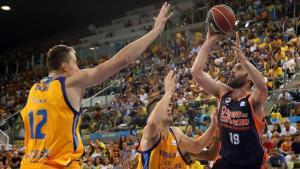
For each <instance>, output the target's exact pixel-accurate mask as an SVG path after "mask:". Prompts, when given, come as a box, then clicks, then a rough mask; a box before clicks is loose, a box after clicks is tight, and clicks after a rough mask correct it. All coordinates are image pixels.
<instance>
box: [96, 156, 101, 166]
mask: <svg viewBox="0 0 300 169" xmlns="http://www.w3.org/2000/svg"><path fill="white" fill-rule="evenodd" d="M98 158H99V159H100V165H101V164H102V161H103V160H102V159H101V157H100V156H97V157H95V159H94V166H95V167H96V166H97V163H96V161H97V159H98Z"/></svg>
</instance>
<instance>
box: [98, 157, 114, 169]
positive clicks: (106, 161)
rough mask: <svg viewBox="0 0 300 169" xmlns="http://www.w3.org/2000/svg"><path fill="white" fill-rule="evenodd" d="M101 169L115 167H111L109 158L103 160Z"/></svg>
mask: <svg viewBox="0 0 300 169" xmlns="http://www.w3.org/2000/svg"><path fill="white" fill-rule="evenodd" d="M100 168H101V169H112V168H113V165H111V164H110V163H109V160H108V158H104V159H103V165H101V167H100Z"/></svg>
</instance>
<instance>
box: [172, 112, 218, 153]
mask: <svg viewBox="0 0 300 169" xmlns="http://www.w3.org/2000/svg"><path fill="white" fill-rule="evenodd" d="M216 128H217V117H216V113H212V114H211V125H210V126H209V128H208V129H207V130H206V131H205V133H203V134H202V135H201V136H200V137H199V138H197V139H195V140H194V139H192V138H190V137H187V136H186V135H184V134H183V132H182V131H181V130H180V129H178V128H176V134H177V139H178V142H179V146H180V148H182V149H183V150H184V151H186V152H189V153H192V154H199V153H200V152H201V151H202V149H203V148H205V147H206V146H207V145H208V144H209V143H210V142H211V140H212V138H213V135H214V133H215V130H216Z"/></svg>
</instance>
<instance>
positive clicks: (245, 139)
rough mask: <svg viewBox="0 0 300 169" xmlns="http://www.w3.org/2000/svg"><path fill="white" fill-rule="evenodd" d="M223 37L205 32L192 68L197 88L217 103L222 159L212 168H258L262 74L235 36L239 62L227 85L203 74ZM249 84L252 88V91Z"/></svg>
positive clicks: (263, 89)
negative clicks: (212, 53) (250, 60)
mask: <svg viewBox="0 0 300 169" xmlns="http://www.w3.org/2000/svg"><path fill="white" fill-rule="evenodd" d="M224 37H225V35H216V34H212V33H211V32H210V31H208V34H207V37H206V41H205V42H204V44H203V46H202V47H201V49H200V51H199V53H198V56H197V58H196V60H195V63H194V65H193V67H192V74H193V77H194V79H195V80H196V81H197V82H198V84H199V86H201V87H202V88H204V90H206V91H207V92H209V93H210V94H212V95H214V96H216V97H217V98H218V101H219V108H218V126H219V129H220V139H221V150H220V156H221V158H220V159H219V160H217V161H216V163H215V165H214V167H213V169H259V168H261V167H262V165H263V161H264V151H263V148H262V145H261V143H260V134H261V130H262V128H263V126H264V117H265V113H264V107H263V106H264V102H265V100H266V98H267V86H266V84H265V82H264V79H263V76H262V75H261V73H260V72H259V71H258V70H257V69H256V68H255V67H254V66H253V65H252V64H251V63H250V62H249V61H248V60H247V58H246V56H245V55H244V54H243V52H242V49H241V48H240V41H239V35H238V33H236V42H234V41H232V44H233V46H232V49H233V51H234V52H235V56H236V57H237V59H238V60H239V62H238V63H237V64H236V65H235V66H234V67H233V68H232V71H231V74H230V78H229V79H228V83H227V84H224V83H221V82H219V81H216V80H214V79H213V78H212V77H210V76H209V75H208V74H207V73H206V72H204V71H203V69H204V67H205V64H206V61H207V58H208V55H209V53H210V51H211V50H212V47H213V46H214V45H215V44H216V42H218V41H220V40H222V39H223V38H224ZM252 84H254V86H255V89H254V90H253V91H251V87H252Z"/></svg>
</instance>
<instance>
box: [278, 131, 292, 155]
mask: <svg viewBox="0 0 300 169" xmlns="http://www.w3.org/2000/svg"><path fill="white" fill-rule="evenodd" d="M283 137H284V138H283V143H281V146H280V151H281V153H283V154H285V155H288V154H291V151H292V136H291V135H290V134H287V135H284V136H283Z"/></svg>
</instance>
